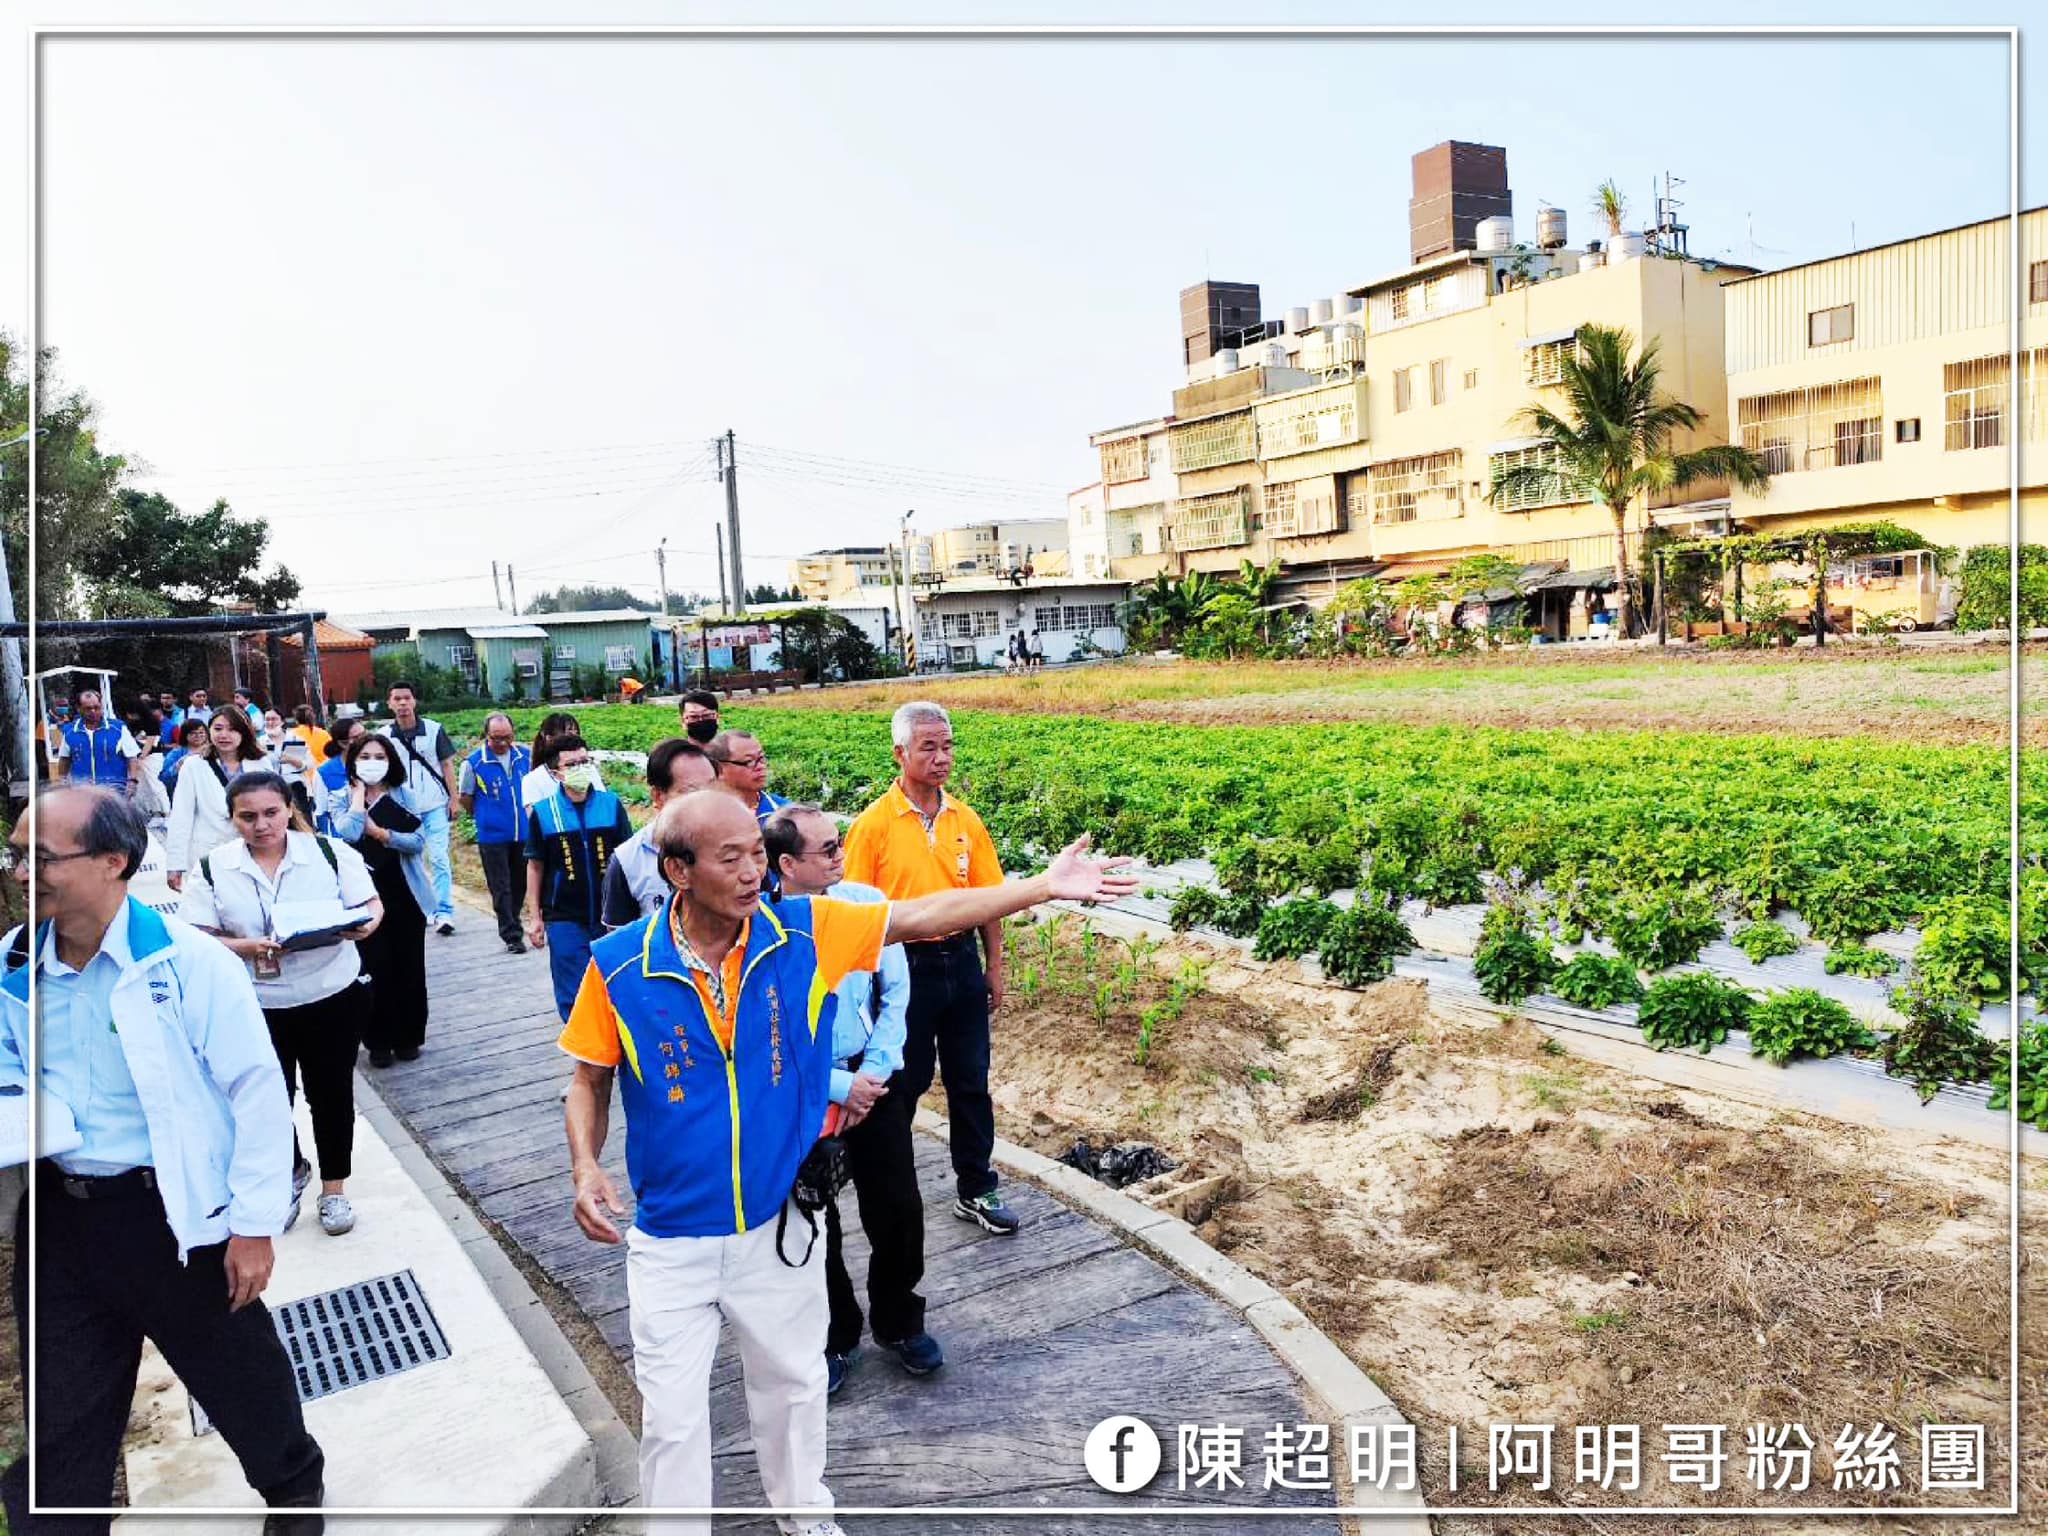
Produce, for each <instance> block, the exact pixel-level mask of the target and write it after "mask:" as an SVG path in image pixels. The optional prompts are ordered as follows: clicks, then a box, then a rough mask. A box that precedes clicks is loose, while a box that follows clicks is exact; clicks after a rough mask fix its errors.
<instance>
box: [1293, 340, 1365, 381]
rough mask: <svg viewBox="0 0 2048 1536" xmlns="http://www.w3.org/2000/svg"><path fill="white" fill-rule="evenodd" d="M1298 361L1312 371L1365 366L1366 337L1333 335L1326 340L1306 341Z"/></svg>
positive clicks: (1321, 371)
mask: <svg viewBox="0 0 2048 1536" xmlns="http://www.w3.org/2000/svg"><path fill="white" fill-rule="evenodd" d="M1297 363H1298V366H1300V367H1301V368H1304V369H1306V370H1307V371H1308V372H1310V373H1328V372H1330V371H1331V370H1333V369H1340V368H1341V369H1355V368H1362V367H1364V366H1365V338H1364V337H1363V336H1331V337H1329V338H1327V339H1325V340H1320V341H1314V342H1304V343H1303V345H1302V349H1301V354H1300V356H1299V358H1298V359H1297Z"/></svg>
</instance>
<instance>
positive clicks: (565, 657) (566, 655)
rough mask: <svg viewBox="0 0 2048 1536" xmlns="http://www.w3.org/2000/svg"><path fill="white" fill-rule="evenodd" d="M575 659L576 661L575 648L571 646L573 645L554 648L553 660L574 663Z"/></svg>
mask: <svg viewBox="0 0 2048 1536" xmlns="http://www.w3.org/2000/svg"><path fill="white" fill-rule="evenodd" d="M575 659H576V647H575V646H573V645H557V646H556V647H555V660H557V661H574V660H575Z"/></svg>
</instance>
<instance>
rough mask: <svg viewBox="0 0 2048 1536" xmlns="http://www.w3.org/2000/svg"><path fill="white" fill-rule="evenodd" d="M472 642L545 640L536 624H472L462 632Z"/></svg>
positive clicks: (546, 634)
mask: <svg viewBox="0 0 2048 1536" xmlns="http://www.w3.org/2000/svg"><path fill="white" fill-rule="evenodd" d="M463 633H464V634H466V635H468V636H469V638H470V639H472V640H545V639H547V637H548V632H547V631H546V630H544V629H542V628H541V627H540V626H539V625H538V624H472V625H470V626H469V627H468V628H467V629H465V630H464V631H463Z"/></svg>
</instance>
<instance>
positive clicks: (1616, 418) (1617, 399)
mask: <svg viewBox="0 0 2048 1536" xmlns="http://www.w3.org/2000/svg"><path fill="white" fill-rule="evenodd" d="M1634 348H1635V338H1634V337H1633V336H1631V335H1630V334H1629V333H1628V332H1627V331H1624V330H1618V329H1615V328H1613V327H1611V326H1604V325H1588V326H1584V327H1582V328H1581V329H1580V331H1579V345H1578V355H1577V356H1575V357H1574V356H1569V355H1568V356H1566V358H1565V359H1564V369H1563V372H1564V378H1563V381H1562V387H1563V390H1564V411H1565V414H1564V415H1559V414H1558V413H1557V412H1555V411H1552V410H1551V409H1550V408H1549V407H1548V406H1544V405H1532V406H1529V407H1528V408H1527V409H1525V410H1523V411H1521V412H1519V413H1517V415H1516V417H1515V424H1516V426H1517V427H1518V428H1519V429H1521V430H1523V431H1526V432H1528V433H1529V434H1531V435H1532V436H1535V437H1538V438H1541V439H1542V440H1543V441H1544V442H1546V443H1548V444H1549V445H1550V446H1551V447H1552V448H1553V449H1554V450H1555V454H1554V457H1553V459H1552V461H1551V462H1550V463H1547V464H1523V465H1518V466H1517V467H1515V468H1513V469H1510V470H1508V471H1507V472H1506V473H1505V474H1503V475H1502V476H1501V478H1500V479H1499V480H1497V481H1495V482H1494V486H1493V489H1492V490H1491V491H1489V492H1488V493H1487V499H1488V500H1489V501H1499V500H1502V499H1506V500H1508V501H1509V502H1510V503H1512V502H1514V501H1515V500H1516V499H1518V497H1519V496H1521V495H1527V494H1529V493H1535V494H1537V495H1539V496H1540V495H1544V494H1554V493H1555V492H1556V490H1557V489H1558V487H1559V485H1560V484H1563V485H1570V484H1572V483H1574V482H1576V483H1577V484H1579V485H1582V486H1584V487H1585V489H1586V490H1587V491H1589V492H1590V493H1591V494H1592V499H1593V500H1594V501H1596V502H1598V503H1599V504H1600V505H1601V506H1603V507H1605V508H1606V509H1607V510H1608V513H1609V514H1610V515H1611V516H1612V517H1613V518H1614V586H1615V598H1616V602H1617V605H1618V607H1619V610H1620V611H1619V612H1618V613H1617V614H1616V615H1615V622H1616V624H1617V625H1618V626H1619V628H1618V633H1620V634H1622V635H1627V634H1628V633H1629V627H1628V626H1629V609H1630V606H1631V602H1630V596H1631V594H1630V586H1629V583H1630V574H1629V568H1628V509H1629V504H1630V503H1631V502H1633V501H1634V500H1635V499H1636V498H1637V497H1638V496H1642V495H1645V494H1647V493H1649V492H1651V491H1662V490H1668V489H1670V488H1672V487H1676V486H1686V485H1692V484H1695V483H1697V482H1699V481H1702V480H1727V481H1730V482H1732V483H1733V484H1735V485H1738V486H1740V487H1742V489H1744V490H1746V491H1759V490H1762V489H1763V488H1764V486H1765V485H1766V484H1768V483H1769V481H1770V471H1769V470H1768V469H1766V468H1765V467H1764V461H1763V460H1762V459H1761V458H1759V457H1758V456H1757V455H1756V454H1754V453H1751V452H1750V451H1749V450H1748V449H1746V448H1742V447H1739V446H1737V445H1735V444H1733V443H1713V444H1710V445H1708V446H1707V447H1704V448H1695V449H1692V450H1691V451H1689V452H1686V453H1677V452H1674V451H1673V450H1672V447H1671V439H1672V436H1673V434H1674V433H1677V432H1680V431H1687V432H1690V431H1694V430H1696V429H1697V428H1698V427H1699V425H1700V423H1701V422H1703V421H1704V420H1705V419H1706V417H1705V415H1704V413H1703V412H1701V411H1700V410H1699V409H1698V408H1697V407H1694V406H1691V405H1688V404H1686V403H1685V402H1684V401H1683V400H1675V399H1673V398H1672V397H1671V396H1669V395H1660V394H1659V393H1658V392H1657V383H1658V377H1659V374H1660V372H1661V369H1660V367H1659V364H1658V362H1657V343H1656V342H1655V341H1654V340H1651V341H1648V342H1645V343H1644V344H1643V349H1642V352H1641V354H1640V355H1639V356H1637V357H1636V359H1635V360H1634V361H1633V362H1631V361H1630V360H1629V353H1630V352H1631V351H1633V350H1634Z"/></svg>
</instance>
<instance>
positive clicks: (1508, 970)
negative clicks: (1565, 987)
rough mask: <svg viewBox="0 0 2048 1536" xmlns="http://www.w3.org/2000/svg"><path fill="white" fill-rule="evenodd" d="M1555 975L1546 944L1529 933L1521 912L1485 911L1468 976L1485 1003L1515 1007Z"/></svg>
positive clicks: (1498, 906)
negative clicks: (1471, 976) (1475, 981)
mask: <svg viewBox="0 0 2048 1536" xmlns="http://www.w3.org/2000/svg"><path fill="white" fill-rule="evenodd" d="M1556 971H1557V957H1556V956H1555V955H1553V954H1552V953H1551V952H1550V941H1549V940H1548V939H1547V938H1540V937H1538V936H1537V935H1536V934H1534V933H1531V932H1530V931H1529V922H1528V919H1527V918H1526V917H1524V916H1523V914H1522V913H1521V912H1519V911H1517V910H1516V909H1515V908H1513V907H1511V906H1507V905H1504V904H1496V905H1494V906H1491V907H1489V908H1487V910H1486V919H1485V921H1484V922H1483V923H1482V924H1481V925H1480V930H1479V948H1478V950H1477V951H1476V952H1475V953H1474V954H1473V956H1472V972H1473V974H1474V975H1475V976H1477V977H1478V979H1479V990H1480V991H1481V992H1482V993H1483V994H1485V996H1486V998H1487V1000H1488V1001H1489V1002H1495V1003H1519V1002H1520V1001H1521V1000H1522V999H1523V998H1525V997H1527V996H1529V994H1530V993H1532V992H1541V991H1542V990H1543V989H1544V987H1545V986H1547V985H1548V984H1549V981H1550V978H1551V977H1552V976H1553V975H1554V974H1556Z"/></svg>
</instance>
